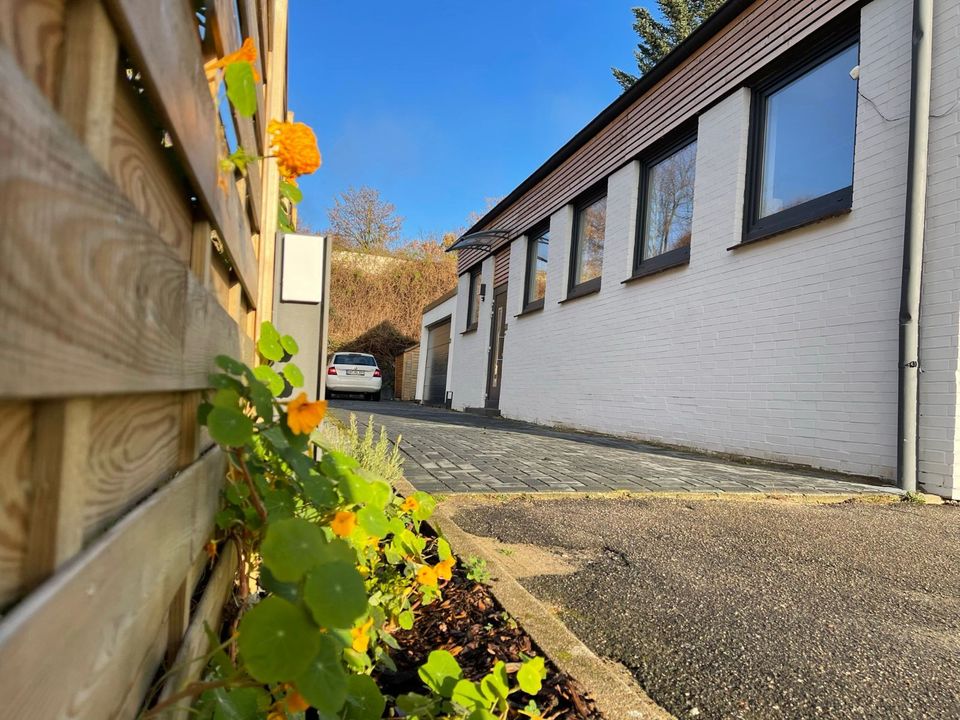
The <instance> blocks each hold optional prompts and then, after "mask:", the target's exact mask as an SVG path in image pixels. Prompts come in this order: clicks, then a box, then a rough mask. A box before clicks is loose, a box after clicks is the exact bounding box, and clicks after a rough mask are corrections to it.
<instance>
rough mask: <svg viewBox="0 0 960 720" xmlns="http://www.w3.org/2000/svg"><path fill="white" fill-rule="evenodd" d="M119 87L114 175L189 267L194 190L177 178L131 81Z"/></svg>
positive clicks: (112, 160)
mask: <svg viewBox="0 0 960 720" xmlns="http://www.w3.org/2000/svg"><path fill="white" fill-rule="evenodd" d="M116 83H117V88H116V102H115V106H114V113H113V120H112V148H111V149H112V152H111V155H110V165H109V168H110V176H111V177H112V178H113V179H114V180H115V181H116V183H117V187H119V188H120V189H121V190H122V191H123V193H124V194H125V195H126V196H127V198H128V199H129V200H130V202H132V203H133V205H134V207H135V208H137V210H139V211H140V213H141V214H142V215H143V217H144V219H145V220H146V221H147V222H148V223H150V225H151V226H152V227H153V228H154V230H156V231H157V232H158V233H159V234H160V237H162V238H163V239H164V241H166V243H167V244H168V245H169V246H170V247H171V248H173V249H174V251H175V252H176V254H177V257H179V258H180V259H181V260H182V261H183V262H184V263H189V262H190V248H191V238H192V234H193V216H192V213H191V210H190V201H189V196H190V191H189V189H188V188H186V187H184V185H183V183H182V182H180V180H179V179H178V178H177V177H176V176H175V174H174V172H173V170H172V168H171V163H170V158H168V157H165V155H166V153H168V152H170V151H169V150H165V149H164V148H163V147H162V145H161V139H162V136H161V134H160V133H159V132H158V131H156V130H155V129H153V128H152V127H150V125H149V124H148V123H147V122H146V120H145V119H144V118H143V113H142V111H141V105H142V101H141V100H140V99H139V98H137V97H135V95H134V90H133V88H132V87H131V86H130V83H129V82H127V81H126V79H125V78H117V79H116Z"/></svg>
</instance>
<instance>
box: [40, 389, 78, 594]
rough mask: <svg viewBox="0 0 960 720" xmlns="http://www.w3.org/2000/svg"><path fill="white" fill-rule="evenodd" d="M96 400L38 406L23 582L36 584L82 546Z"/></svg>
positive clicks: (66, 401) (54, 401)
mask: <svg viewBox="0 0 960 720" xmlns="http://www.w3.org/2000/svg"><path fill="white" fill-rule="evenodd" d="M91 406H92V403H91V401H90V400H89V399H87V398H73V399H70V400H48V401H45V402H40V403H37V404H36V406H35V407H34V422H33V462H32V469H33V472H32V496H31V501H30V526H29V532H28V535H27V537H28V540H27V554H26V558H25V560H24V564H23V585H24V587H25V588H27V589H29V588H33V587H34V586H36V585H38V584H39V583H41V582H42V581H44V580H46V579H47V578H48V577H49V576H50V575H52V574H53V573H54V572H55V571H56V570H57V569H58V568H59V567H60V566H61V565H63V564H64V563H65V562H66V561H67V560H69V559H71V558H72V557H73V556H74V555H76V554H77V553H78V552H80V549H81V548H82V547H83V505H84V493H85V488H84V482H83V481H84V470H85V468H84V459H85V456H86V451H87V448H88V447H89V444H90V416H91Z"/></svg>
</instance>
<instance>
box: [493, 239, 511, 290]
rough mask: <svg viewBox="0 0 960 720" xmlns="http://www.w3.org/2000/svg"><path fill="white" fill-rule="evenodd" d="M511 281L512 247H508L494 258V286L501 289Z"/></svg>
mask: <svg viewBox="0 0 960 720" xmlns="http://www.w3.org/2000/svg"><path fill="white" fill-rule="evenodd" d="M509 279H510V246H509V245H507V246H506V247H505V248H503V249H501V250H500V251H499V252H498V253H497V254H496V255H494V257H493V286H494V287H500V286H501V285H503V284H504V283H505V282H507V280H509Z"/></svg>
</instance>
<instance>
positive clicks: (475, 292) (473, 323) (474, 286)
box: [464, 268, 480, 332]
mask: <svg viewBox="0 0 960 720" xmlns="http://www.w3.org/2000/svg"><path fill="white" fill-rule="evenodd" d="M479 322H480V268H474V269H473V270H471V271H470V285H469V290H468V292H467V327H466V330H465V331H464V332H467V331H470V330H476V329H477V324H478V323H479Z"/></svg>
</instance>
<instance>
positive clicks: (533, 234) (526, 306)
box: [521, 220, 550, 313]
mask: <svg viewBox="0 0 960 720" xmlns="http://www.w3.org/2000/svg"><path fill="white" fill-rule="evenodd" d="M524 234H525V235H526V236H527V251H526V262H525V263H524V266H523V272H524V276H523V310H521V313H528V312H534V311H535V310H540V309H541V308H543V302H544V300H545V299H546V296H547V294H546V290H544V294H543V297H542V298H537V299H536V300H530V299H529V297H530V265H531V263H532V262H536V257H535V256H536V248H537V246H538V245H539V244H540V238H541V237H543V235H544V234H546V235H547V246H548V247H549V245H550V237H549V236H550V221H549V220H545V221H543V222H541V223H538V224H537V225H535V226H534V227H533V228H531V229H530V230H529V231H528V232H526V233H524Z"/></svg>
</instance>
